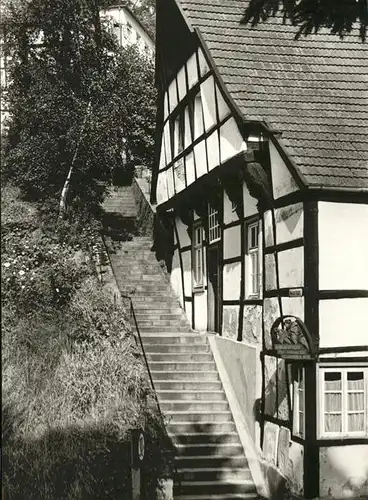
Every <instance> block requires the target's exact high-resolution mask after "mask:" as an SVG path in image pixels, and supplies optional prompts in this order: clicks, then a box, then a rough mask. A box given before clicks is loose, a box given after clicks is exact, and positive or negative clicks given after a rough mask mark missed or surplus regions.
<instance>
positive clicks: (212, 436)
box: [170, 430, 239, 444]
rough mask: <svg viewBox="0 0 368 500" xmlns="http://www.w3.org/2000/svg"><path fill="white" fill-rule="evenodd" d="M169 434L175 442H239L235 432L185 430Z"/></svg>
mask: <svg viewBox="0 0 368 500" xmlns="http://www.w3.org/2000/svg"><path fill="white" fill-rule="evenodd" d="M170 436H171V437H172V439H173V440H174V442H175V443H178V444H196V443H202V444H204V443H212V444H226V443H237V444H239V436H238V434H237V432H228V433H224V432H215V431H213V430H212V431H211V432H187V433H183V434H171V433H170Z"/></svg>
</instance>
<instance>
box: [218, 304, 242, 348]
mask: <svg viewBox="0 0 368 500" xmlns="http://www.w3.org/2000/svg"><path fill="white" fill-rule="evenodd" d="M238 327H239V306H224V307H223V309H222V337H225V338H228V339H233V340H237V338H238Z"/></svg>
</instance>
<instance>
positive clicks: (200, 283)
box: [192, 220, 206, 291]
mask: <svg viewBox="0 0 368 500" xmlns="http://www.w3.org/2000/svg"><path fill="white" fill-rule="evenodd" d="M198 229H199V230H200V234H201V240H200V241H197V231H198ZM198 255H200V264H201V265H200V270H201V276H200V279H198V276H197V269H198V267H197V264H198V260H197V257H198ZM205 275H206V267H205V252H204V227H203V224H202V222H201V221H200V220H199V221H195V222H194V224H193V239H192V276H193V291H203V290H204V286H205Z"/></svg>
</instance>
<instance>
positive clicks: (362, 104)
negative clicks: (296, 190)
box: [178, 0, 368, 189]
mask: <svg viewBox="0 0 368 500" xmlns="http://www.w3.org/2000/svg"><path fill="white" fill-rule="evenodd" d="M178 3H179V4H180V6H181V7H182V9H183V11H184V14H185V15H186V17H187V19H188V21H189V23H190V25H191V26H192V27H193V28H198V29H199V30H200V32H201V34H202V36H203V38H204V40H205V42H206V45H207V47H208V48H209V50H210V53H211V55H212V57H213V59H214V61H215V64H216V66H217V69H218V71H219V73H220V75H221V77H222V79H223V81H224V83H225V85H226V88H227V90H228V91H229V92H230V95H231V96H232V98H233V100H234V101H235V103H236V105H237V106H238V108H239V109H240V111H241V112H242V114H243V116H244V117H245V118H246V119H248V120H256V121H261V122H266V124H267V125H268V126H269V127H270V128H271V129H273V130H278V131H280V132H281V133H282V136H281V141H280V143H281V144H282V145H283V146H284V148H285V150H286V151H287V153H288V154H289V156H290V157H291V159H292V161H293V162H294V164H295V166H296V167H297V169H298V170H299V172H300V173H301V174H302V176H303V177H304V180H305V181H306V183H307V184H309V185H311V186H320V187H330V188H353V189H355V188H364V189H368V46H367V44H365V43H362V42H361V41H360V40H359V37H358V35H357V31H356V32H354V34H350V35H349V36H348V37H346V38H344V39H343V40H341V39H340V38H339V37H338V36H337V35H331V34H329V32H328V30H321V31H320V32H319V33H318V34H312V35H308V36H307V37H302V38H300V39H299V40H295V39H294V35H295V33H296V32H297V29H298V28H296V27H293V26H291V25H290V24H286V25H284V24H283V23H282V18H281V16H278V17H276V18H271V19H269V20H268V21H267V22H265V23H260V24H259V25H257V26H255V27H251V26H250V25H244V24H241V23H240V21H241V18H242V16H243V14H244V11H245V8H246V6H247V0H178Z"/></svg>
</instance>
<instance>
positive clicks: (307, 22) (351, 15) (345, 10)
mask: <svg viewBox="0 0 368 500" xmlns="http://www.w3.org/2000/svg"><path fill="white" fill-rule="evenodd" d="M278 12H282V14H283V18H284V21H286V20H287V19H288V20H290V21H291V23H292V24H293V25H296V26H298V27H299V31H298V32H297V34H296V38H299V37H300V36H301V35H309V34H310V33H313V32H318V31H319V30H320V29H321V28H323V27H326V28H328V29H329V30H330V31H331V33H333V34H337V35H339V36H340V37H344V36H345V35H347V34H348V33H350V32H351V31H352V29H353V26H354V24H355V23H358V24H359V36H360V39H361V40H362V41H365V39H366V31H367V25H368V3H367V0H250V2H249V5H248V7H247V8H246V11H245V14H244V18H243V22H244V23H248V22H251V24H252V25H253V26H254V25H256V24H258V23H259V22H262V21H266V20H267V19H268V18H269V17H273V16H275V15H276V14H277V13H278Z"/></svg>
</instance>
